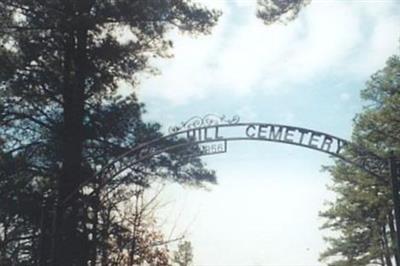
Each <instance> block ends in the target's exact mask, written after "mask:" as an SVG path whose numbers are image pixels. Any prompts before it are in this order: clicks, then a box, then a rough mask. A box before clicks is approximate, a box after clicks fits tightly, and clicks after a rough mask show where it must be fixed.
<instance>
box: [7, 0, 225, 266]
mask: <svg viewBox="0 0 400 266" xmlns="http://www.w3.org/2000/svg"><path fill="white" fill-rule="evenodd" d="M218 16H219V13H218V12H216V11H212V10H207V9H205V8H203V7H202V6H199V5H197V4H194V3H192V2H190V1H184V0H146V1H143V0H136V1H131V0H118V1H111V0H98V1H93V0H66V1H61V0H35V1H26V0H4V1H0V136H1V146H0V147H1V149H0V154H1V161H0V164H1V168H0V178H1V179H0V201H1V203H2V204H1V205H0V232H1V234H0V259H1V260H2V261H7V262H6V263H0V264H7V263H14V262H16V261H17V262H18V263H20V264H21V265H23V264H27V265H48V264H52V265H55V264H57V265H68V266H71V265H86V264H87V263H88V262H89V261H90V263H91V264H92V265H95V264H96V263H97V262H99V257H101V256H100V255H99V254H102V252H107V250H106V249H108V248H111V247H110V246H108V245H107V243H108V240H109V239H107V237H108V236H107V235H102V233H103V232H101V231H99V230H97V229H96V227H97V226H99V227H101V225H102V224H103V225H104V224H105V223H106V224H107V226H112V227H113V230H117V229H118V228H119V227H118V224H116V223H111V222H110V219H111V220H112V219H113V218H112V217H111V216H109V215H108V214H107V212H105V211H106V210H107V207H110V206H114V208H115V206H118V205H116V204H117V203H118V201H121V200H127V197H122V198H118V197H117V198H116V197H113V196H112V195H111V196H110V193H109V191H110V190H112V189H113V188H114V187H118V186H129V185H130V184H138V185H140V186H148V185H149V184H150V183H151V182H150V180H151V179H154V178H163V179H165V178H168V179H169V180H173V181H178V182H187V183H190V184H202V183H203V182H215V175H214V173H213V172H212V171H210V170H207V169H205V168H204V165H203V164H202V163H201V161H200V160H199V159H193V160H189V159H186V160H185V161H184V163H183V162H182V160H181V159H182V155H180V154H178V153H177V152H176V151H175V152H173V151H171V152H169V153H164V154H162V155H161V156H159V157H157V158H153V159H152V160H148V161H145V162H142V163H141V164H139V165H137V166H136V168H131V169H128V170H127V171H124V172H122V173H120V174H119V175H117V176H115V177H113V179H112V181H111V182H109V180H110V179H111V176H107V174H104V173H102V172H101V171H100V170H101V169H102V168H103V167H104V166H105V165H107V164H109V162H111V161H113V160H115V159H116V158H117V157H118V156H119V155H121V154H122V153H124V152H126V151H127V150H129V149H130V148H132V147H135V146H137V145H139V144H140V143H143V142H145V141H148V140H150V139H153V138H156V137H160V136H162V133H161V131H160V125H158V124H156V123H145V122H144V121H143V120H142V118H141V114H142V113H143V112H144V109H143V105H142V104H140V103H139V102H138V100H137V99H136V97H135V95H134V94H132V95H130V96H127V97H120V96H118V91H117V89H118V84H119V82H120V81H125V82H126V83H128V84H130V85H131V87H132V91H134V90H133V89H134V88H136V86H137V85H138V84H137V77H138V75H139V74H140V73H143V72H145V71H147V72H151V73H154V72H156V69H154V68H153V67H152V66H151V64H150V59H152V58H155V57H158V58H168V57H171V56H172V52H171V50H172V46H173V43H172V41H171V39H170V38H169V37H168V36H169V35H168V33H169V32H171V31H172V30H179V31H181V32H184V33H188V34H194V35H199V34H208V33H209V32H210V30H211V28H212V27H213V26H214V25H215V24H216V22H217V19H218ZM121 35H122V36H123V37H121ZM127 36H128V37H127ZM169 141H170V142H171V143H177V142H178V141H181V140H177V139H173V140H169ZM125 159H126V160H129V159H134V158H129V157H128V158H125ZM120 192H124V191H120ZM71 195H73V196H72V197H70V198H69V199H68V201H67V202H66V199H67V198H68V197H69V196H71ZM107 215H108V216H107ZM107 228H108V227H107ZM103 265H105V264H103Z"/></svg>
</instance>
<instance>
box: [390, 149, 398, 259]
mask: <svg viewBox="0 0 400 266" xmlns="http://www.w3.org/2000/svg"><path fill="white" fill-rule="evenodd" d="M389 168H390V177H391V182H392V197H393V205H394V216H395V220H396V221H395V222H396V247H395V252H396V254H400V197H399V177H398V174H399V173H398V165H397V162H396V158H395V156H394V154H393V152H392V153H391V154H390V158H389Z"/></svg>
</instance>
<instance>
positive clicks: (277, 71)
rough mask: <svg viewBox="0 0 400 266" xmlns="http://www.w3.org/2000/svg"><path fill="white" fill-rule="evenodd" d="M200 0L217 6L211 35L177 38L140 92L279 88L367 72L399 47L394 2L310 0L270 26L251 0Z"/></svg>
mask: <svg viewBox="0 0 400 266" xmlns="http://www.w3.org/2000/svg"><path fill="white" fill-rule="evenodd" d="M201 2H203V3H205V4H211V3H213V4H212V6H213V7H217V8H221V9H222V10H223V11H224V15H223V16H222V18H221V21H220V22H219V24H218V26H217V27H216V28H215V29H214V31H213V34H212V35H210V36H206V37H199V38H197V39H191V38H190V37H187V36H179V37H178V38H177V39H176V41H175V55H176V56H175V58H174V59H171V60H168V61H162V62H160V63H159V65H160V68H161V70H162V75H161V76H159V77H155V78H154V77H152V78H151V79H149V80H146V81H144V82H143V85H144V86H143V87H144V88H143V92H142V93H143V95H144V96H145V97H146V96H148V98H152V97H161V98H163V99H166V100H168V101H169V102H170V103H174V104H185V103H189V102H190V101H191V100H193V99H201V98H205V97H211V96H212V95H213V93H215V92H219V93H222V94H228V95H232V96H235V95H236V96H241V95H246V94H248V93H250V92H253V91H254V90H262V91H264V92H265V93H279V92H281V91H285V90H287V89H288V88H290V87H296V86H295V85H301V84H302V83H304V82H311V81H313V80H315V79H318V78H320V77H323V76H329V75H333V74H338V73H337V72H340V73H344V74H346V73H348V74H349V75H350V74H352V75H354V74H356V75H362V77H364V76H367V75H370V74H371V71H375V70H377V69H376V68H378V67H380V66H381V65H382V63H383V62H384V61H385V60H386V58H387V57H388V56H389V55H390V54H393V53H394V52H396V51H398V49H396V48H397V47H398V41H397V40H398V38H399V36H400V34H399V33H400V30H399V28H398V26H397V25H398V23H399V22H400V16H398V15H394V14H396V13H395V12H393V6H396V5H395V4H394V3H395V2H388V1H385V3H384V4H376V2H360V1H357V2H353V3H349V2H344V1H314V2H313V3H312V4H311V5H309V6H308V7H307V8H306V9H305V10H304V11H303V12H302V13H301V16H300V18H298V19H297V20H295V21H294V22H292V23H290V24H289V25H287V26H284V25H272V26H269V27H267V26H265V25H263V24H262V22H261V21H260V20H258V19H257V18H256V17H255V6H254V3H255V1H252V2H248V1H240V0H236V1H234V2H228V1H210V0H201ZM227 3H228V4H227ZM232 3H234V4H235V6H232ZM249 3H252V4H249ZM239 10H240V11H239ZM237 12H240V13H237Z"/></svg>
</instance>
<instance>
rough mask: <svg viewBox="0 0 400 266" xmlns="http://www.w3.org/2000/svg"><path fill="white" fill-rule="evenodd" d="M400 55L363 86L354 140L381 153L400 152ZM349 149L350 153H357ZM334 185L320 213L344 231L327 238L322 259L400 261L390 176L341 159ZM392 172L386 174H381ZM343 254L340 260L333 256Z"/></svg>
mask: <svg viewBox="0 0 400 266" xmlns="http://www.w3.org/2000/svg"><path fill="white" fill-rule="evenodd" d="M399 84H400V58H399V57H398V56H393V57H391V58H389V60H388V61H387V63H386V66H385V68H383V69H382V70H380V71H378V72H377V73H376V74H374V75H373V76H372V77H371V79H370V80H369V81H368V83H367V87H366V88H365V89H364V90H363V91H362V93H361V96H362V98H363V99H364V101H365V102H366V106H365V107H364V109H363V112H362V113H360V114H359V115H358V116H357V117H356V119H355V124H354V131H353V137H352V140H353V142H354V143H356V144H357V145H360V146H363V147H366V148H367V149H369V150H371V151H373V152H374V153H375V154H378V155H380V156H381V157H387V156H388V152H389V151H390V150H393V151H394V153H395V155H396V156H397V157H398V156H400V138H399V136H400V131H399V130H400V120H399V119H398V118H399V117H400V86H399ZM348 152H349V156H354V157H356V156H357V154H352V153H351V151H348ZM329 171H330V173H331V174H332V176H333V181H334V182H333V186H332V187H331V189H332V190H333V191H334V192H335V193H336V195H337V199H336V200H335V201H334V202H332V203H330V205H329V208H328V209H327V210H326V211H324V212H322V213H321V216H322V217H324V218H326V220H327V222H326V223H325V225H324V226H323V227H324V228H329V229H331V230H333V231H336V232H337V233H338V234H339V236H338V237H331V238H328V239H327V241H328V243H329V244H330V247H329V248H328V249H327V250H326V251H325V252H324V253H323V254H322V255H321V259H325V260H329V258H332V260H330V261H331V262H330V263H329V264H328V265H360V266H361V265H370V264H373V263H376V264H380V265H387V266H391V265H392V260H393V258H395V261H396V265H400V258H399V256H400V255H399V254H398V253H397V252H396V251H395V246H396V230H399V229H398V228H396V227H395V223H394V218H393V217H394V213H393V212H394V208H393V202H392V195H391V193H392V191H391V187H390V179H389V178H387V179H379V178H376V177H373V176H369V175H366V174H365V173H362V172H360V170H357V169H355V168H354V167H353V166H349V165H345V164H343V163H341V162H336V164H335V165H334V166H333V167H331V168H330V169H329ZM385 175H386V176H388V173H387V172H386V173H382V176H385ZM334 258H339V259H336V260H335V259H334Z"/></svg>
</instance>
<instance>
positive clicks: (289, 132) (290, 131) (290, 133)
mask: <svg viewBox="0 0 400 266" xmlns="http://www.w3.org/2000/svg"><path fill="white" fill-rule="evenodd" d="M293 137H294V129H292V128H288V127H287V128H286V132H285V137H284V138H283V140H284V141H287V142H293V141H294V140H293ZM289 138H290V139H289Z"/></svg>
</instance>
